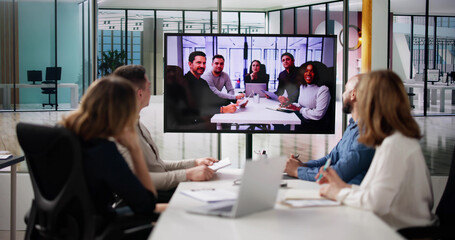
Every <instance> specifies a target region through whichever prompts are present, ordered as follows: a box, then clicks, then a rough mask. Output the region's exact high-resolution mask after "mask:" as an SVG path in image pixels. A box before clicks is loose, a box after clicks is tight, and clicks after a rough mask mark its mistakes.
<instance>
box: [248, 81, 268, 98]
mask: <svg viewBox="0 0 455 240" xmlns="http://www.w3.org/2000/svg"><path fill="white" fill-rule="evenodd" d="M263 90H264V91H265V90H267V83H245V96H246V97H252V96H253V95H254V94H255V93H257V94H259V97H265V93H264V92H263Z"/></svg>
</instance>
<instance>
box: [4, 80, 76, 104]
mask: <svg viewBox="0 0 455 240" xmlns="http://www.w3.org/2000/svg"><path fill="white" fill-rule="evenodd" d="M13 87H14V85H13V84H0V88H2V89H3V106H4V109H10V108H11V89H12V88H13ZM53 87H55V84H25V83H17V84H16V88H53ZM57 88H70V99H71V108H73V109H76V108H77V105H78V103H79V85H77V84H76V83H58V84H57Z"/></svg>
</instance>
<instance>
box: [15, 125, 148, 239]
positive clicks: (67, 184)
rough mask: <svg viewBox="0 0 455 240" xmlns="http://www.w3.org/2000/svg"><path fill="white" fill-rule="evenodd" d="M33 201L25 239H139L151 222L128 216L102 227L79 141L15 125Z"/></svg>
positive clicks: (59, 130)
mask: <svg viewBox="0 0 455 240" xmlns="http://www.w3.org/2000/svg"><path fill="white" fill-rule="evenodd" d="M17 137H18V140H19V143H20V145H21V147H22V149H23V150H24V153H25V159H26V162H27V166H28V169H29V173H30V178H31V182H32V187H33V192H34V197H35V198H34V199H33V201H32V206H31V209H30V211H29V213H28V214H27V216H26V224H27V229H26V235H25V239H140V237H139V236H142V237H141V238H144V236H145V237H146V236H148V234H149V233H150V231H151V229H152V227H151V224H150V223H151V220H150V218H148V217H145V216H136V215H133V214H131V213H128V214H126V213H125V214H124V215H121V214H117V216H116V217H115V219H114V220H113V221H112V222H109V223H105V222H103V221H101V220H102V219H103V218H102V217H101V216H99V215H97V214H96V211H95V209H94V205H93V202H92V200H91V197H90V195H89V192H88V188H87V183H86V181H85V177H84V172H83V166H82V155H81V152H82V151H81V147H80V143H79V139H78V138H77V137H76V136H75V135H74V134H73V133H71V132H70V131H69V130H67V129H65V128H63V127H49V126H40V125H34V124H27V123H19V124H17Z"/></svg>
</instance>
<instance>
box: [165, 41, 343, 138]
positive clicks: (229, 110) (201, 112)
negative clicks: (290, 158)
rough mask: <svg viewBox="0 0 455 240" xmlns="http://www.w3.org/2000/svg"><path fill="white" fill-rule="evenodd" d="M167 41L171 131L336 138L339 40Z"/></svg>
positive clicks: (167, 110)
mask: <svg viewBox="0 0 455 240" xmlns="http://www.w3.org/2000/svg"><path fill="white" fill-rule="evenodd" d="M164 38H165V39H164V40H165V45H164V47H165V51H164V53H165V56H164V59H165V69H164V71H165V74H164V76H165V79H164V81H165V84H164V131H165V132H207V133H216V132H233V133H239V132H245V133H321V134H322V133H323V134H331V133H334V130H335V93H336V84H335V73H336V69H335V63H336V36H327V35H238V34H237V35H227V34H204V35H201V34H172V33H167V34H165V36H164Z"/></svg>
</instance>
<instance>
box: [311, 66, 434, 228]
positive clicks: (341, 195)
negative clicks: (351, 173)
mask: <svg viewBox="0 0 455 240" xmlns="http://www.w3.org/2000/svg"><path fill="white" fill-rule="evenodd" d="M357 98H358V104H359V105H358V112H359V119H360V120H359V132H360V136H359V139H358V141H359V142H361V143H363V144H365V145H368V146H373V147H375V148H376V153H375V155H374V158H373V160H372V162H371V166H370V168H369V170H368V172H367V174H366V176H365V178H364V179H363V181H362V183H361V184H360V186H358V185H348V184H346V183H345V182H343V181H342V180H341V179H340V178H339V176H338V175H337V174H336V172H335V171H334V170H333V169H331V168H329V169H328V170H327V171H322V169H321V170H320V174H321V173H322V174H323V176H324V177H323V178H322V179H321V181H320V183H321V184H322V183H328V184H327V185H324V186H322V187H321V189H320V193H321V195H322V196H325V197H327V198H330V199H333V200H337V201H339V202H341V203H342V204H344V205H348V206H353V207H359V208H363V209H367V210H370V211H373V212H374V213H375V214H376V215H377V216H379V217H380V218H381V219H383V220H384V221H385V222H386V223H388V224H389V225H390V226H391V227H392V228H394V229H400V228H405V227H411V226H425V225H431V224H432V222H433V219H434V218H433V215H432V214H431V209H432V207H433V194H432V188H431V180H430V174H429V172H428V169H427V166H426V163H425V159H424V157H423V154H422V150H421V148H420V144H419V139H420V137H421V135H420V130H419V126H418V125H417V123H416V122H415V120H414V119H413V117H412V116H411V111H410V105H409V101H408V97H407V94H406V91H405V89H404V86H403V83H402V81H401V79H400V78H399V77H398V76H397V75H396V74H395V73H393V72H391V71H387V70H382V71H375V72H372V73H369V74H368V76H367V79H365V81H362V82H360V83H359V87H358V90H357Z"/></svg>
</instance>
